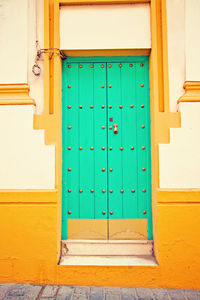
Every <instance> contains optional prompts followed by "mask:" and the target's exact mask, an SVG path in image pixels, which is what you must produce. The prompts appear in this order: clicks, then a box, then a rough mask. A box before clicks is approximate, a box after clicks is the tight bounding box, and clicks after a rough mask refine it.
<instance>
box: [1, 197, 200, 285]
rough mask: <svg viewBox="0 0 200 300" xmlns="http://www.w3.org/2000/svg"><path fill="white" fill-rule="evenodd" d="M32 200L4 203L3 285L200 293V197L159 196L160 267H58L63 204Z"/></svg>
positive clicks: (2, 208)
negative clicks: (10, 283)
mask: <svg viewBox="0 0 200 300" xmlns="http://www.w3.org/2000/svg"><path fill="white" fill-rule="evenodd" d="M172 193H174V194H173V195H175V196H173V197H172V196H171V195H172ZM30 195H31V194H30V193H29V195H27V196H29V199H27V201H28V202H27V203H25V202H20V203H13V202H12V201H11V200H12V199H10V200H9V202H7V203H6V199H5V198H6V197H4V198H3V202H2V203H0V232H1V246H0V282H31V283H36V284H44V283H49V284H68V285H69V284H73V285H102V286H105V285H106V286H129V287H137V286H138V287H170V288H192V289H198V288H200V282H199V271H200V260H199V255H200V226H199V225H200V224H199V223H200V221H199V215H200V203H199V202H200V199H199V193H195V192H190V191H186V192H183V191H180V192H178V191H177V192H173V191H159V192H158V201H159V203H158V204H157V215H158V219H157V220H156V223H157V224H158V228H157V235H158V236H157V238H156V242H157V243H158V245H157V248H158V253H159V266H158V267H91V266H90V267H86V266H82V267H79V266H77V267H75V266H73V267H70V266H59V265H57V256H58V253H57V252H58V251H59V245H58V244H57V239H58V240H59V238H58V235H59V234H60V233H59V232H58V230H59V227H60V220H58V217H57V216H59V215H60V214H59V213H58V212H59V210H58V208H59V205H58V204H57V203H53V202H52V203H44V202H45V201H44V202H43V203H42V197H41V195H40V197H39V200H40V201H41V203H39V202H35V203H34V199H33V200H32V201H31V199H30ZM43 195H44V197H45V193H44V194H43ZM188 195H189V196H188ZM1 196H2V193H0V199H2V197H1ZM10 197H11V196H10ZM31 197H34V195H33V196H31ZM185 197H186V198H187V199H189V201H190V202H185V203H184V199H185ZM176 198H177V199H178V202H179V203H177V201H176ZM15 199H16V195H15ZM173 199H174V200H173ZM181 199H182V201H181ZM195 202H196V203H195Z"/></svg>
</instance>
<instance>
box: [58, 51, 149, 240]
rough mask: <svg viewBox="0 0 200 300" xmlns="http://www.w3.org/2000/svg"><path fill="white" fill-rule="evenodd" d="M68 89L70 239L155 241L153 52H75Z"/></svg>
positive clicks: (66, 70)
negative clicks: (92, 54)
mask: <svg viewBox="0 0 200 300" xmlns="http://www.w3.org/2000/svg"><path fill="white" fill-rule="evenodd" d="M62 91H63V101H62V107H63V109H62V111H63V127H62V128H63V131H62V136H63V197H62V198H63V201H62V203H63V205H62V238H63V239H66V238H67V237H70V238H73V235H74V236H75V237H77V235H76V233H77V230H78V231H79V230H80V231H81V230H82V231H84V230H86V231H87V233H88V232H95V234H94V238H95V237H96V238H105V237H106V238H108V239H109V238H111V239H112V238H113V239H115V238H116V239H118V238H119V239H121V238H123V236H124V238H126V236H127V237H129V236H130V235H129V234H128V235H127V232H129V231H130V229H129V226H132V227H133V228H134V229H133V231H134V230H135V231H137V233H138V235H136V236H138V238H144V236H145V235H144V234H143V233H144V230H145V229H144V228H145V225H144V224H145V223H144V222H145V221H146V224H147V226H146V230H147V231H148V238H149V239H151V238H152V230H151V227H152V226H151V165H150V100H149V79H148V57H124V58H123V57H120V58H119V57H110V58H105V57H104V58H100V57H99V58H97V57H96V58H94V57H93V58H89V57H88V58H67V59H66V60H65V61H64V62H63V88H62ZM130 222H132V223H130ZM125 224H126V225H125ZM130 224H132V225H130ZM85 226H86V227H85ZM88 226H89V227H91V228H88ZM99 226H100V227H101V229H100V230H99ZM124 226H125V227H124ZM122 227H124V228H123V230H124V232H125V234H124V235H120V234H119V232H121V231H122ZM138 227H142V229H141V230H140V228H139V229H138ZM83 228H86V229H83ZM95 228H96V230H95ZM102 230H103V231H106V232H105V235H104V234H102ZM97 232H98V234H97ZM100 232H101V233H100ZM141 232H143V233H141ZM83 236H84V234H83ZM78 237H80V236H79V235H78ZM87 237H88V236H87V235H86V238H87ZM136 238H137V237H136Z"/></svg>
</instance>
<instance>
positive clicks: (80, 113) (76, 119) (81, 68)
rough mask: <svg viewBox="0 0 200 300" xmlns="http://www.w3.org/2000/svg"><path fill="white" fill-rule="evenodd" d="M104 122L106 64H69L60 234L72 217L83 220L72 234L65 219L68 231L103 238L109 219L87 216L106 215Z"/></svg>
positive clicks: (65, 84)
mask: <svg viewBox="0 0 200 300" xmlns="http://www.w3.org/2000/svg"><path fill="white" fill-rule="evenodd" d="M102 86H104V87H102ZM106 123H107V105H106V66H104V67H102V64H100V63H96V64H91V63H81V64H79V63H69V64H68V63H67V64H66V65H65V67H64V72H63V202H64V205H63V212H62V214H63V217H62V218H63V219H62V220H63V228H65V229H64V230H63V238H66V236H67V232H66V229H67V220H71V219H85V222H84V221H82V223H81V224H82V225H81V226H80V233H78V232H77V228H79V227H77V226H76V230H75V229H74V230H75V233H76V234H75V233H74V230H73V229H72V226H71V223H72V222H71V223H70V222H69V224H68V225H69V226H68V229H67V230H68V236H70V235H73V236H78V235H80V236H82V237H83V238H84V236H85V238H88V237H89V236H99V238H105V237H107V228H106V232H105V233H104V235H102V228H104V229H103V230H104V231H105V224H106V225H107V221H105V222H99V221H98V222H96V223H95V222H94V221H93V222H90V221H88V220H91V219H105V220H106V219H107V215H106V214H107V194H106V191H107V150H106V149H107V132H106ZM102 126H105V129H103V128H102ZM102 147H105V150H102ZM103 168H105V171H102V169H103ZM103 190H105V193H103V192H102V191H103ZM103 212H105V214H103ZM73 224H74V223H73ZM77 224H80V223H77ZM88 224H89V225H88ZM95 224H96V226H95ZM89 227H90V228H89ZM95 227H96V228H95ZM101 227H102V228H101ZM95 230H96V231H95Z"/></svg>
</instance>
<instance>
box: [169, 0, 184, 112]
mask: <svg viewBox="0 0 200 300" xmlns="http://www.w3.org/2000/svg"><path fill="white" fill-rule="evenodd" d="M167 30H168V63H169V97H170V111H171V112H175V111H177V100H178V99H179V98H180V96H182V95H183V93H184V90H183V83H184V82H185V0H167Z"/></svg>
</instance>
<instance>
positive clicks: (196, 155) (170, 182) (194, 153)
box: [159, 102, 200, 189]
mask: <svg viewBox="0 0 200 300" xmlns="http://www.w3.org/2000/svg"><path fill="white" fill-rule="evenodd" d="M180 110H181V128H172V129H171V131H170V132H171V134H170V143H169V144H161V145H160V146H159V149H160V154H159V170H160V187H161V188H185V189H186V188H200V168H199V166H200V142H199V139H198V138H197V137H198V136H199V128H200V118H199V116H200V103H199V102H197V103H181V104H180Z"/></svg>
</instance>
